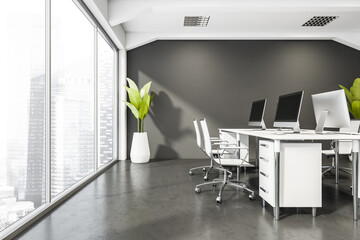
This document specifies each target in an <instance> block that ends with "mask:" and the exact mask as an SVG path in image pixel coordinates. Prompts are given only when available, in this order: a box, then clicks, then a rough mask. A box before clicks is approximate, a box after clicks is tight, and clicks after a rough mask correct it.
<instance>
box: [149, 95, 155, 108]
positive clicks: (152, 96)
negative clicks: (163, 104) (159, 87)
mask: <svg viewBox="0 0 360 240" xmlns="http://www.w3.org/2000/svg"><path fill="white" fill-rule="evenodd" d="M154 97H155V94H153V95H151V98H150V103H149V106H150V104H151V103H152V100H153V99H154Z"/></svg>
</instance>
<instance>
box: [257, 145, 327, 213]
mask: <svg viewBox="0 0 360 240" xmlns="http://www.w3.org/2000/svg"><path fill="white" fill-rule="evenodd" d="M279 177H280V182H279V201H280V207H321V205H322V201H321V198H322V195H321V184H322V178H321V144H320V143H294V142H291V143H287V142H285V143H281V145H280V172H279ZM259 195H260V197H262V198H263V199H264V200H265V201H266V202H267V203H269V204H270V205H271V206H273V207H274V206H275V151H274V142H273V141H268V140H261V141H259Z"/></svg>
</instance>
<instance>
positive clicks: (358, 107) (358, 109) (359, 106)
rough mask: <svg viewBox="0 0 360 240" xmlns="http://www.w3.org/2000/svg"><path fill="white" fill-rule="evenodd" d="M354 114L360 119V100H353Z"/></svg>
mask: <svg viewBox="0 0 360 240" xmlns="http://www.w3.org/2000/svg"><path fill="white" fill-rule="evenodd" d="M351 107H352V114H353V115H354V117H355V118H356V119H360V101H353V103H352V105H351Z"/></svg>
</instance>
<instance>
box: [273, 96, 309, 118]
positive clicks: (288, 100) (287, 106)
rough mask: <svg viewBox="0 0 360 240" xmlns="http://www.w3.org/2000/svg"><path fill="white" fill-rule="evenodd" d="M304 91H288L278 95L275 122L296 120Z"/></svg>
mask: <svg viewBox="0 0 360 240" xmlns="http://www.w3.org/2000/svg"><path fill="white" fill-rule="evenodd" d="M303 94H304V91H300V92H295V93H290V94H286V95H282V96H280V97H279V100H278V104H277V109H276V115H275V122H297V121H298V117H299V115H300V108H301V102H302V97H303Z"/></svg>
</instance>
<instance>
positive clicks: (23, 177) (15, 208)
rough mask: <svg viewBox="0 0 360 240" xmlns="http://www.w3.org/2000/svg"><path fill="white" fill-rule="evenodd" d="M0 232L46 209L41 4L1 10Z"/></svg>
mask: <svg viewBox="0 0 360 240" xmlns="http://www.w3.org/2000/svg"><path fill="white" fill-rule="evenodd" d="M0 29H1V37H0V76H1V77H0V112H1V117H0V231H2V230H3V229H5V228H6V227H7V226H9V225H10V224H11V223H13V222H15V221H16V220H18V219H20V218H21V217H23V216H25V215H26V214H27V213H29V212H31V211H32V210H34V209H35V208H37V207H39V206H41V205H42V204H44V203H45V1H44V0H33V1H27V0H19V1H2V2H1V8H0Z"/></svg>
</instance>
